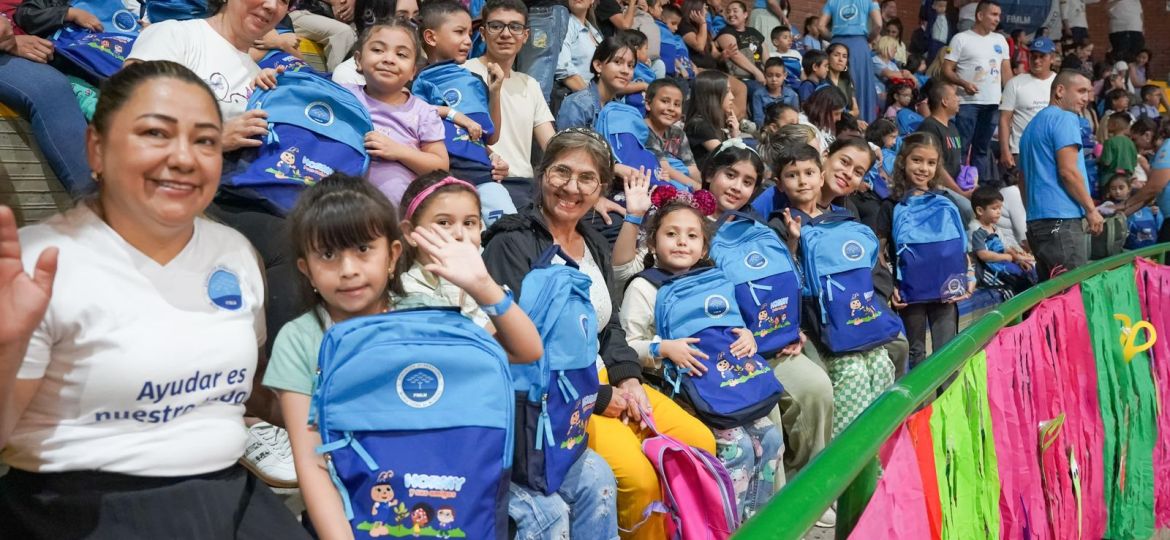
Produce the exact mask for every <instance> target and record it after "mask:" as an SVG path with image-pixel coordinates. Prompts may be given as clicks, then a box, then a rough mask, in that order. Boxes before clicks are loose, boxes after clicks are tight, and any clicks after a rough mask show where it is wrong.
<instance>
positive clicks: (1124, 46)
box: [1109, 0, 1146, 62]
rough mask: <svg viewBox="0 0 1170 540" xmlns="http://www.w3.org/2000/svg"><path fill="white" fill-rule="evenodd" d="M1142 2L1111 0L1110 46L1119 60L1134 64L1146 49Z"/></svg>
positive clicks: (1136, 0) (1138, 0)
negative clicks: (1136, 58)
mask: <svg viewBox="0 0 1170 540" xmlns="http://www.w3.org/2000/svg"><path fill="white" fill-rule="evenodd" d="M1142 31H1143V29H1142V3H1141V1H1140V0H1109V45H1110V47H1112V48H1113V56H1114V57H1115V58H1117V59H1118V60H1125V61H1126V62H1133V61H1134V58H1135V57H1136V56H1137V53H1138V51H1140V50H1142V49H1144V48H1146V36H1145V34H1143V33H1142Z"/></svg>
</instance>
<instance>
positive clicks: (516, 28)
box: [483, 21, 528, 36]
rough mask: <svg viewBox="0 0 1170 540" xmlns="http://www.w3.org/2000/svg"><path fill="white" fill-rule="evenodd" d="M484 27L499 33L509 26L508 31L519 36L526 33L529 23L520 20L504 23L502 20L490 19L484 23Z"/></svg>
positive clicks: (491, 31) (491, 32) (490, 31)
mask: <svg viewBox="0 0 1170 540" xmlns="http://www.w3.org/2000/svg"><path fill="white" fill-rule="evenodd" d="M483 28H484V30H487V33H489V34H493V35H494V34H499V33H500V32H503V31H504V29H505V28H507V29H508V32H511V34H512V35H513V36H518V35H520V34H522V33H524V31H525V30H528V26H527V25H524V24H521V23H518V22H514V23H507V24H504V23H502V22H500V21H488V22H486V23H484V24H483Z"/></svg>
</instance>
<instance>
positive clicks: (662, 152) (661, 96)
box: [646, 79, 701, 189]
mask: <svg viewBox="0 0 1170 540" xmlns="http://www.w3.org/2000/svg"><path fill="white" fill-rule="evenodd" d="M682 107H683V89H682V86H680V85H679V84H678V82H677V81H675V80H674V79H659V80H657V81H654V82H652V83H650V87H649V88H647V89H646V127H648V128H650V137H649V138H647V139H646V149H647V150H649V151H651V152H654V157H656V158H658V161H659V165H660V166H661V167H662V171H663V173H664V174H663V176H665V177H666V178H669V179H670V181H671V182H672V183H674V184H676V185H678V186H679V187H686V188H688V189H697V188H698V187H699V186H700V185H701V181H700V180H699V167H698V165H696V164H695V156H694V154H692V153H691V143H690V141H688V140H687V134H686V132H685V131H684V130H683V127H682V124H680V123H679V120H681V119H682Z"/></svg>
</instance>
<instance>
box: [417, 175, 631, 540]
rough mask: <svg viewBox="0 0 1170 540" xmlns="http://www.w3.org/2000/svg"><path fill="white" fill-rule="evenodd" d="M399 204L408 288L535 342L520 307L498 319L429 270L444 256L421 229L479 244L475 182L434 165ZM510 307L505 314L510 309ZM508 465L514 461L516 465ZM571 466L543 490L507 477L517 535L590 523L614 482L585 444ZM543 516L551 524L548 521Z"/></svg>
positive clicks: (566, 530) (547, 533) (549, 533)
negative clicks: (517, 318)
mask: <svg viewBox="0 0 1170 540" xmlns="http://www.w3.org/2000/svg"><path fill="white" fill-rule="evenodd" d="M400 208H403V209H405V210H404V212H405V213H404V214H403V216H402V218H403V219H402V229H403V232H404V236H405V237H406V245H405V246H404V250H403V254H402V259H401V263H400V264H399V268H403V269H406V271H405V272H404V273H403V274H402V285H403V290H404V291H405V293H406V294H407V295H423V296H427V297H429V298H431V299H433V300H434V301H435V302H436V303H437V304H439V305H450V306H456V307H459V308H460V310H461V312H462V313H463V314H464V315H466V316H467V317H468V318H470V319H471V320H472V321H473V322H475V323H476V324H478V325H480V326H482V327H484V329H485V330H487V331H488V332H489V333H492V334H495V335H496V336H497V337H498V338H499V339H500V341H501V343H505V342H520V343H523V344H524V345H525V346H532V345H533V344H539V343H540V341H541V339H540V335H539V334H537V333H536V332H537V329H535V328H532V323H531V322H530V321H528V316H527V315H525V314H524V313H523V312H522V311H520V310H515V311H514V313H516V314H519V315H521V316H523V317H524V321H525V324H524V325H523V327H522V328H518V327H517V326H516V325H507V324H504V325H501V326H499V327H497V325H496V324H494V323H493V322H492V320H490V319H489V317H488V315H487V314H486V313H485V312H484V310H483V309H481V308H480V307H479V306H478V305H477V304H476V300H475V299H474V298H473V297H472V296H471V295H470V294H468V292H467V291H466V290H464V289H463V288H461V287H460V286H458V285H456V284H455V283H454V282H453V281H451V280H449V279H447V278H445V277H443V276H442V275H440V274H438V273H435V272H432V271H431V268H432V267H433V266H435V265H436V264H443V261H438V260H436V259H435V258H434V257H433V253H434V249H432V248H431V247H428V245H427V244H428V242H430V241H429V240H428V239H427V237H426V236H425V235H426V233H427V231H432V232H435V233H438V232H439V231H446V233H447V234H448V235H450V237H451V238H452V239H453V240H454V241H457V242H466V243H470V244H471V245H472V246H474V247H475V248H476V249H477V250H478V249H479V248H480V238H481V237H480V232H481V228H482V224H481V219H480V203H479V195H478V194H477V192H476V190H475V188H473V187H472V186H471V185H470V184H469V183H467V182H464V181H462V180H458V179H455V178H452V177H450V176H449V175H448V173H447V171H435V172H433V173H430V174H425V175H423V176H420V177H418V178H417V179H415V181H414V182H411V183H410V186H409V187H407V188H406V193H405V194H404V195H403V197H402V204H401V205H400ZM415 230H418V231H420V232H422V233H424V236H423V237H421V238H415V237H414V235H412V234H411V233H412V232H413V231H415ZM477 264H482V263H477ZM532 292H533V293H535V292H537V291H532ZM512 313H513V312H510V313H508V314H507V315H508V316H511V314H512ZM517 330H519V333H517V334H515V335H514V336H507V335H504V334H503V333H504V332H509V331H511V332H516V331H517ZM538 356H539V355H538ZM509 358H510V359H511V360H513V361H514V362H515V363H524V362H521V361H519V360H521V359H518V358H516V357H514V356H512V355H511V354H509ZM587 421H588V418H587V417H586V418H585V419H584V421H583V422H581V424H584V423H585V422H587ZM583 429H584V428H582V430H583ZM558 436H559V434H558ZM515 444H517V445H519V444H523V440H522V439H521V438H519V437H518V438H517V440H516V443H515ZM513 467H514V469H515V468H516V467H517V466H516V465H513ZM569 469H570V470H569V474H567V475H566V476H569V475H571V476H572V478H574V479H576V480H575V481H572V482H570V481H565V482H564V483H562V484H561V486H560V487H559V488H557V489H556V490H553V491H554V492H553V493H550V494H545V493H542V492H541V491H540V490H536V489H533V488H531V487H529V486H526V485H523V484H520V483H518V482H516V481H515V480H514V481H513V482H512V483H511V485H510V486H509V491H510V502H509V505H508V514H509V516H511V517H512V519H513V520H515V522H516V525H517V528H518V530H517V537H518V538H529V537H541V538H555V537H557V536H558V535H559V534H564V535H570V533H571V531H574V530H576V531H578V533H577V534H581V533H580V532H579V531H580V529H582V528H584V527H583V525H587V524H588V523H589V522H587V521H586V522H584V523H583V522H582V519H583V518H584V517H585V516H595V515H598V512H597V511H596V509H595V508H594V507H593V506H594V505H596V504H598V503H604V502H605V500H604V499H603V498H601V497H599V494H600V493H602V492H603V491H604V490H606V489H609V490H613V489H615V488H616V486H615V485H614V479H613V474H612V473H611V472H610V470H609V466H608V465H606V463H605V461H604V460H603V459H602V458H601V456H599V455H597V453H595V452H593V451H592V450H589V449H588V448H584V449H583V453H582V454H581V456H580V457H578V459H577V460H576V462H575V463H574V464H573V465H572V466H571V467H569ZM513 476H515V475H513ZM610 504H612V503H610ZM566 510H567V511H566ZM570 516H575V517H576V519H574V520H570ZM585 519H587V518H585ZM549 522H553V523H554V524H553V525H547V526H546V524H548V523H549ZM615 527H616V525H615ZM591 532H597V531H591Z"/></svg>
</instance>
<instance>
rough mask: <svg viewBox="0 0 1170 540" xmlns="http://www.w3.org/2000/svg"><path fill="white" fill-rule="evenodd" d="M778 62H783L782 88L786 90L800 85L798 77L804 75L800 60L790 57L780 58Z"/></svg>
mask: <svg viewBox="0 0 1170 540" xmlns="http://www.w3.org/2000/svg"><path fill="white" fill-rule="evenodd" d="M780 60H781V61H782V62H784V86H787V87H788V88H794V87H796V86H798V85H799V84H800V75H801V74H802V73H804V67H803V66H802V65H801V60H800V59H799V58H794V57H791V56H781V57H780Z"/></svg>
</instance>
